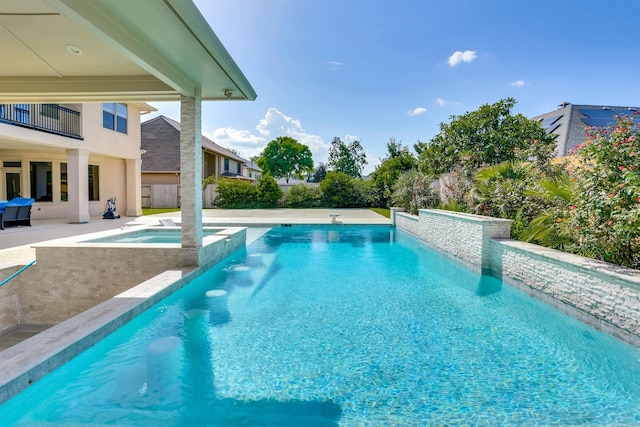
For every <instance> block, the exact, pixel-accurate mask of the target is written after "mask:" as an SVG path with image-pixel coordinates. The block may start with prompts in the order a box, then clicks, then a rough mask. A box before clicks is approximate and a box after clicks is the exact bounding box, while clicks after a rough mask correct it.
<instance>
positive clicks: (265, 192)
mask: <svg viewBox="0 0 640 427" xmlns="http://www.w3.org/2000/svg"><path fill="white" fill-rule="evenodd" d="M256 185H257V186H258V190H257V196H258V203H259V204H260V206H261V207H265V208H275V207H276V206H277V205H278V200H280V199H281V198H282V194H283V192H282V188H280V186H279V185H278V182H277V181H276V180H275V178H274V177H272V176H271V175H262V176H261V177H260V179H259V180H258V183H257V184H256Z"/></svg>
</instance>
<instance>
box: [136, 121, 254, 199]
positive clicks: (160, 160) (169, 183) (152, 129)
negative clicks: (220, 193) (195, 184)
mask: <svg viewBox="0 0 640 427" xmlns="http://www.w3.org/2000/svg"><path fill="white" fill-rule="evenodd" d="M140 127H141V138H142V139H141V149H142V153H143V154H142V179H141V183H142V206H143V207H152V208H177V207H180V123H178V122H176V121H175V120H172V119H170V118H168V117H165V116H158V117H154V118H153V119H150V120H147V121H146V122H143V123H142V124H141V126H140ZM247 163H248V162H247V160H246V159H243V158H242V157H240V156H238V155H236V154H235V153H234V152H233V151H231V150H228V149H226V148H224V147H221V146H219V145H218V144H216V143H215V142H213V141H211V140H210V139H209V138H207V137H205V136H204V135H203V136H202V178H203V179H204V178H207V177H209V176H212V175H213V176H216V177H225V178H235V179H243V180H255V179H256V178H255V173H256V170H258V171H259V169H256V168H257V166H256V167H250V168H249V167H247V166H245V165H247ZM252 175H253V176H252ZM211 190H213V188H211V189H209V192H205V193H204V194H203V196H204V197H203V200H204V202H203V206H204V207H210V206H211V201H212V200H211V198H212V197H213V194H212V192H211Z"/></svg>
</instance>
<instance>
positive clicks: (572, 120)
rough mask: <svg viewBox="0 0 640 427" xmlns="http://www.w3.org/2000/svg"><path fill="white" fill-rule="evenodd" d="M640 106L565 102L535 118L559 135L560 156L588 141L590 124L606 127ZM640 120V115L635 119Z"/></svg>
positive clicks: (534, 118)
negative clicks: (618, 117)
mask: <svg viewBox="0 0 640 427" xmlns="http://www.w3.org/2000/svg"><path fill="white" fill-rule="evenodd" d="M634 111H640V107H619V106H618V107H615V106H606V105H576V104H571V103H569V102H563V103H561V104H559V105H558V108H557V109H556V110H554V111H550V112H548V113H544V114H541V115H539V116H535V117H533V118H532V120H535V121H538V122H540V123H541V125H542V127H543V128H545V129H546V131H547V132H548V133H550V134H552V135H554V136H555V140H556V143H557V144H556V155H557V156H558V157H562V156H566V155H568V154H570V152H571V150H573V149H574V148H576V147H577V146H579V145H581V144H583V143H584V142H585V140H586V138H587V137H586V131H587V127H590V126H597V127H606V126H608V125H610V124H614V123H615V117H614V116H617V115H621V114H625V115H632V114H633V112H634ZM634 121H635V122H636V123H640V117H638V116H636V118H635V119H634Z"/></svg>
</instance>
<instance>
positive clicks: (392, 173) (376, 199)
mask: <svg viewBox="0 0 640 427" xmlns="http://www.w3.org/2000/svg"><path fill="white" fill-rule="evenodd" d="M416 165H417V160H416V158H415V156H414V155H413V154H412V153H411V152H410V151H409V147H407V146H404V145H402V143H400V142H396V140H395V139H393V138H391V139H390V140H389V142H388V143H387V155H386V157H385V158H384V159H382V162H381V163H380V164H379V165H378V166H376V170H375V171H374V172H373V173H372V174H371V177H372V178H373V188H372V192H373V205H374V206H375V207H381V208H388V207H389V205H390V204H391V195H392V194H393V185H394V184H395V183H396V181H397V180H398V177H399V176H400V174H402V173H403V172H406V171H409V170H412V169H414V168H415V167H416Z"/></svg>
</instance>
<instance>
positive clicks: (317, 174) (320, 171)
mask: <svg viewBox="0 0 640 427" xmlns="http://www.w3.org/2000/svg"><path fill="white" fill-rule="evenodd" d="M325 176H327V165H325V164H324V163H322V162H320V164H319V165H318V166H317V167H316V168H315V169H314V171H313V174H312V175H311V182H320V181H322V180H323V179H324V177H325Z"/></svg>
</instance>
